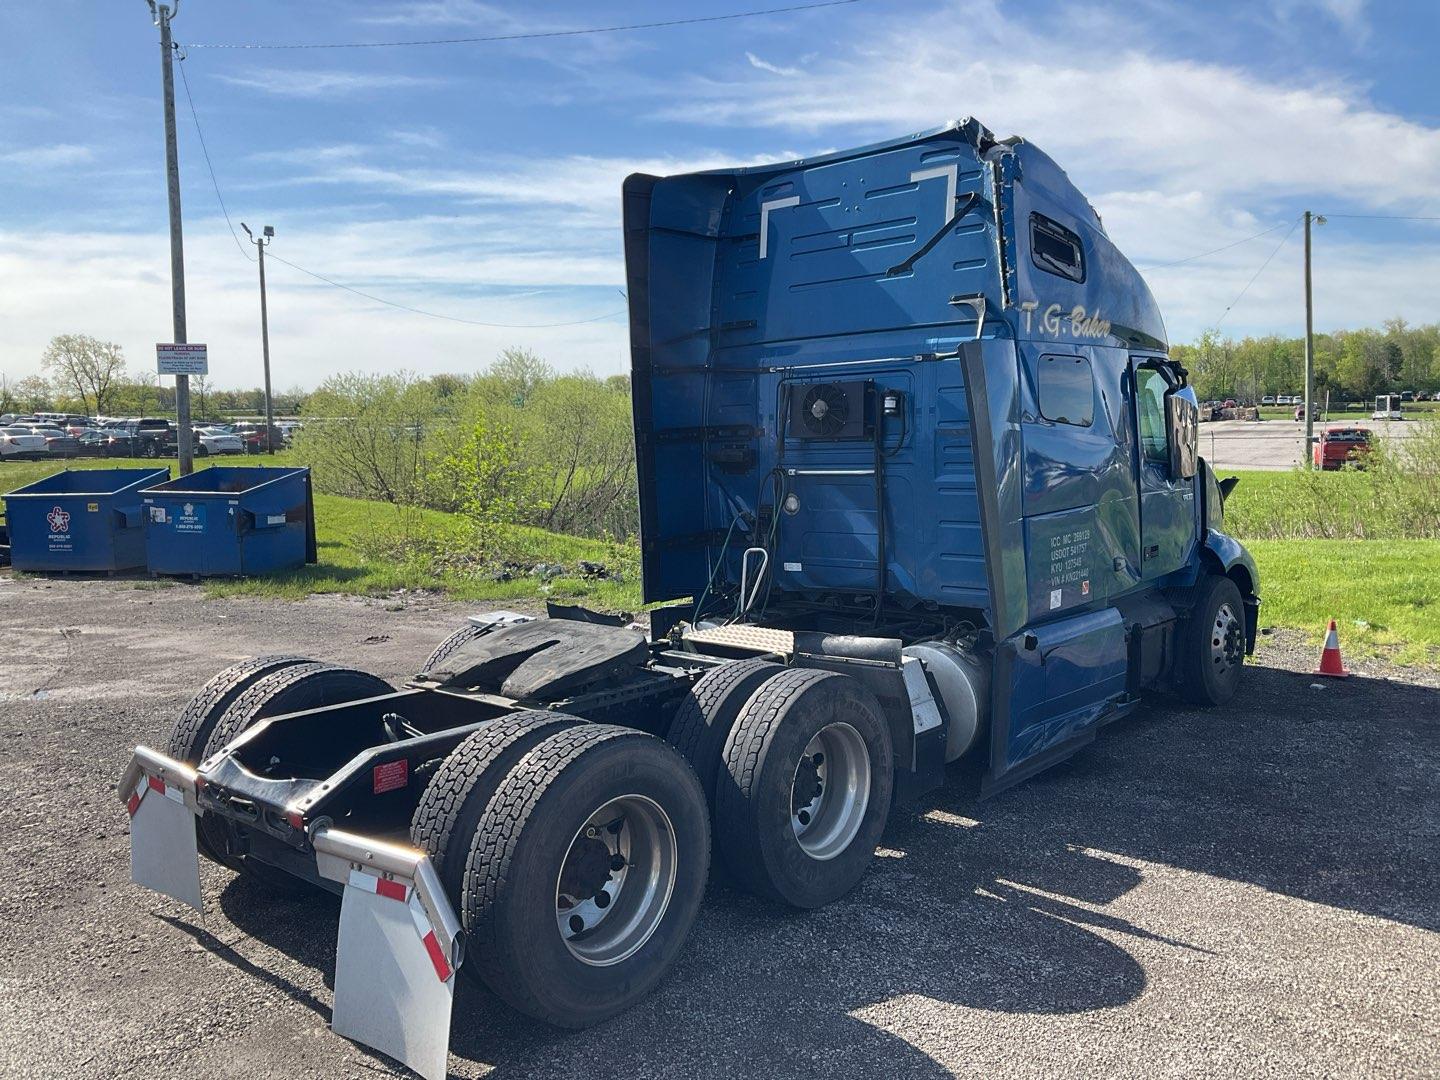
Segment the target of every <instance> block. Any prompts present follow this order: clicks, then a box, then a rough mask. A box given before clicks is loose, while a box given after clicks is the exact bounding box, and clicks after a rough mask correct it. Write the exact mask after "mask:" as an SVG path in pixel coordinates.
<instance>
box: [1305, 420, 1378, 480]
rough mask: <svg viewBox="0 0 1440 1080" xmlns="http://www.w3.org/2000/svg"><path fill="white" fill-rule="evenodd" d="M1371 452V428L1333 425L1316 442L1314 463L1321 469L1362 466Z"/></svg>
mask: <svg viewBox="0 0 1440 1080" xmlns="http://www.w3.org/2000/svg"><path fill="white" fill-rule="evenodd" d="M1369 452H1370V429H1369V428H1362V427H1352V426H1349V425H1344V424H1332V425H1331V426H1330V427H1327V428H1326V429H1325V430H1324V431H1322V432H1321V433H1320V435H1319V437H1318V438H1317V439H1316V440H1315V452H1314V462H1315V466H1316V467H1317V468H1320V469H1342V468H1344V467H1345V465H1346V464H1347V463H1353V464H1356V465H1358V464H1360V462H1361V458H1362V456H1363V455H1365V454H1368V453H1369Z"/></svg>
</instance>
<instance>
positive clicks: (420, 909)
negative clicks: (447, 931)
mask: <svg viewBox="0 0 1440 1080" xmlns="http://www.w3.org/2000/svg"><path fill="white" fill-rule="evenodd" d="M408 906H409V908H410V919H411V921H412V922H414V923H415V932H416V933H417V934H419V935H420V942H421V944H423V945H424V946H425V951H426V952H427V953H429V954H430V963H432V964H434V965H435V974H436V975H437V976H439V978H440V981H441V982H445V981H446V980H447V979H449V978H450V976H451V975H452V974H453V970H452V969H451V967H450V959H449V957H447V956H446V955H445V950H444V949H442V948H441V947H440V939H439V938H438V937H436V936H435V931H434V930H433V929H431V927H430V916H429V915H427V914H426V913H425V908H424V906H423V905H422V904H421V903H420V902H419V897H414V898H412V899H411V901H410V903H409V905H408Z"/></svg>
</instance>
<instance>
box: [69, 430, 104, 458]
mask: <svg viewBox="0 0 1440 1080" xmlns="http://www.w3.org/2000/svg"><path fill="white" fill-rule="evenodd" d="M71 434H72V435H73V437H74V439H75V441H76V442H78V443H79V444H80V456H81V457H105V456H107V455H108V454H109V452H110V451H109V447H110V433H109V432H108V431H101V430H100V429H99V428H85V429H84V430H83V431H79V432H72V433H71Z"/></svg>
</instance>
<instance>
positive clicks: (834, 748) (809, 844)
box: [790, 722, 870, 860]
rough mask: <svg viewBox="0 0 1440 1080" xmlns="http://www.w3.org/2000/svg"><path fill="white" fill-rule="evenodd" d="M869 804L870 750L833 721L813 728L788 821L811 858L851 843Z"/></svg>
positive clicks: (851, 730) (799, 767)
mask: <svg viewBox="0 0 1440 1080" xmlns="http://www.w3.org/2000/svg"><path fill="white" fill-rule="evenodd" d="M869 806H870V751H869V749H868V748H867V747H866V746H865V740H864V738H863V737H861V735H860V732H858V731H857V730H855V728H853V727H851V726H850V725H849V724H846V723H843V722H837V723H834V724H828V725H826V726H825V727H823V728H821V729H820V730H819V731H817V732H816V733H815V735H814V737H813V738H812V739H811V740H810V741H809V743H807V744H806V746H805V752H804V753H803V754H802V755H801V756H800V761H799V762H798V763H797V764H796V766H795V778H794V780H793V781H792V782H791V787H790V826H791V828H792V829H794V831H795V839H796V840H797V841H798V842H799V844H800V847H801V850H803V851H804V852H805V854H807V855H809V856H810V857H811V858H812V859H819V860H826V859H833V858H835V857H836V856H837V855H839V854H840V853H841V852H843V851H844V850H845V849H846V848H848V847H849V846H850V843H851V841H853V840H854V839H855V835H856V834H857V833H858V832H859V831H860V826H861V825H862V824H863V823H864V821H865V811H866V809H867V808H868V807H869Z"/></svg>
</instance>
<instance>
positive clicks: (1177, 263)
mask: <svg viewBox="0 0 1440 1080" xmlns="http://www.w3.org/2000/svg"><path fill="white" fill-rule="evenodd" d="M1284 227H1285V222H1283V221H1282V222H1280V224H1279V225H1271V226H1270V228H1268V229H1266V230H1265V231H1264V232H1257V233H1256V234H1255V235H1254V236H1247V237H1245V239H1244V240H1236V241H1235V242H1234V243H1233V244H1226V245H1225V246H1224V247H1218V248H1215V249H1214V250H1213V251H1202V252H1200V254H1198V255H1187V256H1186V257H1185V258H1183V259H1176V260H1175V261H1174V262H1166V263H1152V264H1150V265H1148V266H1137V267H1135V269H1136V270H1165V269H1167V268H1169V267H1171V266H1180V265H1182V264H1183V263H1188V262H1194V261H1195V260H1196V259H1208V258H1209V257H1210V256H1211V255H1219V254H1220V253H1221V252H1222V251H1229V250H1230V249H1231V248H1237V247H1239V246H1240V245H1241V244H1248V243H1249V242H1250V241H1251V240H1259V239H1260V237H1262V236H1269V235H1270V234H1271V233H1272V232H1274V231H1275V230H1276V229H1283V228H1284Z"/></svg>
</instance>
